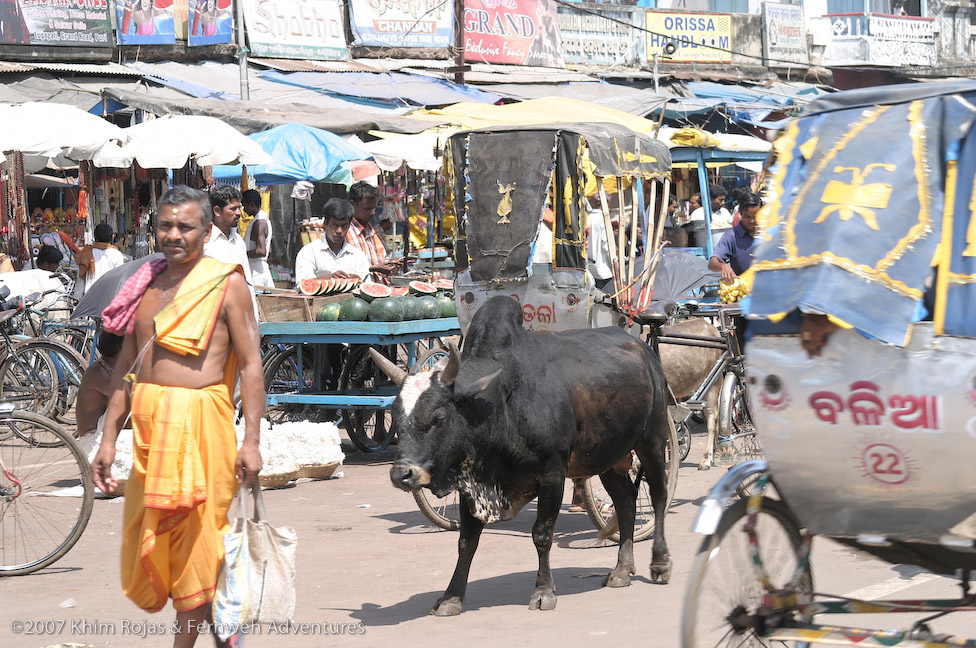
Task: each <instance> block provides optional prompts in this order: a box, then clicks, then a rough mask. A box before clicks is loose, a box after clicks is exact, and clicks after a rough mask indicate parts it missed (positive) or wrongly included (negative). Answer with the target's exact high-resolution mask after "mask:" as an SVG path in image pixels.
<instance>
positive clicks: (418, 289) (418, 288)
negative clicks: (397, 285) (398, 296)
mask: <svg viewBox="0 0 976 648" xmlns="http://www.w3.org/2000/svg"><path fill="white" fill-rule="evenodd" d="M409 286H410V292H411V293H413V294H414V295H436V294H437V288H435V287H434V286H432V285H431V284H429V283H426V282H423V281H411V282H410V283H409Z"/></svg>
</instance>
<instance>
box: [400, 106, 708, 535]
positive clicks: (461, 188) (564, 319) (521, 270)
mask: <svg viewBox="0 0 976 648" xmlns="http://www.w3.org/2000/svg"><path fill="white" fill-rule="evenodd" d="M444 167H445V175H446V177H447V182H446V185H447V203H448V205H449V209H453V211H454V215H455V217H456V221H457V223H458V231H457V233H456V234H457V236H456V239H455V241H456V252H455V259H456V262H457V266H458V270H459V271H458V275H457V278H456V280H455V300H456V302H457V311H458V320H459V322H460V325H461V329H462V331H465V330H466V328H467V326H468V324H469V323H470V321H471V318H472V317H473V315H474V313H475V311H477V309H478V308H479V307H480V305H481V304H483V303H485V302H486V301H487V300H488V299H490V298H491V297H493V296H496V295H504V296H510V297H512V298H514V299H516V300H517V301H518V302H519V303H520V304H521V306H522V313H523V324H524V326H525V327H526V328H527V329H529V330H540V331H563V330H569V329H579V328H588V327H590V326H621V327H622V328H626V329H628V330H629V331H630V332H631V333H632V334H633V335H635V336H637V337H642V338H644V339H646V340H648V342H649V343H655V340H656V336H655V333H656V332H657V331H658V330H659V328H660V326H661V325H663V324H665V323H666V322H667V321H668V320H669V319H670V318H671V317H672V316H673V315H674V314H675V306H674V305H673V304H671V305H669V306H662V305H660V304H655V303H654V302H653V292H654V283H653V279H654V275H655V272H656V269H657V265H658V262H659V259H660V256H659V255H658V254H656V252H657V251H658V250H659V244H660V241H661V238H662V234H663V229H664V220H665V216H666V209H667V203H668V200H667V197H668V195H669V192H670V170H671V156H670V153H669V151H668V148H667V147H666V146H665V145H664V144H662V143H661V142H659V141H657V140H656V139H654V138H653V137H651V136H648V135H646V134H640V133H635V132H633V131H631V130H629V129H627V128H625V127H622V126H619V125H615V124H609V123H573V124H570V123H559V124H547V125H534V126H496V127H490V128H484V129H479V130H474V131H466V132H461V133H457V134H455V135H453V136H451V137H450V138H449V140H448V142H447V144H446V146H445V149H444ZM645 192H647V194H649V195H646V194H645ZM587 196H591V197H592V198H595V203H597V204H598V207H597V209H594V210H590V209H589V208H588V202H587ZM645 205H646V206H647V207H646V208H645ZM588 212H590V214H589V218H588ZM550 215H551V218H549V217H550ZM547 219H548V220H547ZM550 221H551V222H550ZM614 223H616V224H617V225H618V227H617V228H616V230H615V229H614ZM588 225H589V226H591V227H592V228H593V229H594V230H596V229H597V228H599V229H601V230H602V231H604V232H607V233H609V235H608V236H606V239H607V244H608V248H609V258H610V263H611V265H612V268H613V281H612V282H611V284H610V285H611V287H610V288H607V289H605V290H607V291H608V292H607V293H603V292H600V291H597V290H594V286H593V282H592V278H591V277H589V275H588V274H587V272H586V266H587V261H586V230H587V227H588ZM547 229H548V230H551V231H549V232H547V231H546V230H547ZM641 250H643V251H644V253H643V254H642V253H641V252H640V251H641ZM694 337H695V336H684V337H683V338H682V337H680V336H674V337H672V339H671V340H669V341H672V342H674V343H678V344H689V345H700V346H709V345H715V347H714V348H721V349H725V342H726V341H725V340H724V339H723V338H710V339H708V340H704V339H692V338H694ZM712 378H713V382H714V380H717V379H720V376H714V377H712ZM675 412H676V413H675V415H674V416H673V417H672V418H673V419H674V420H672V421H671V422H672V424H674V423H681V422H682V421H684V420H685V419H686V418H687V417H688V416H690V413H689V412H688V411H687V410H681V409H676V410H675ZM670 447H671V448H672V449H677V448H679V440H678V436H677V431H676V429H675V426H674V425H672V433H671V441H670ZM635 464H636V462H635ZM679 464H680V457H679V453H678V452H671V456H670V469H669V484H668V494H669V495H668V504H669V505H670V501H671V498H672V497H673V495H674V489H675V486H676V483H677V469H678V466H679ZM631 476H632V478H633V480H634V484H635V490H636V491H637V493H638V503H637V508H638V511H637V523H636V529H635V539H636V540H641V539H644V538H647V537H649V536H650V535H651V533H652V531H653V507H652V505H651V498H650V493H649V489H648V487H647V484H646V483H644V482H643V480H642V479H641V473H640V466H639V465H635V466H634V467H633V470H632V475H631ZM598 481H599V480H592V479H591V480H588V481H587V482H586V484H585V486H584V495H583V503H584V507H585V508H586V509H587V511H588V513H589V514H590V517H591V519H592V520H593V521H594V523H595V524H596V526H597V527H598V528H600V529H601V531H602V532H603V533H602V534H601V535H605V536H613V535H615V531H616V529H615V518H614V517H613V514H612V510H611V509H609V508H608V507H606V506H605V505H604V500H605V499H606V496H605V494H603V495H602V496H601V494H600V491H602V486H600V485H599V483H598ZM415 497H416V499H417V502H418V505H419V506H420V508H421V510H422V511H423V512H424V513H425V514H426V515H427V517H428V518H429V519H430V520H431V521H433V522H434V523H435V524H437V525H439V526H441V527H443V528H446V529H454V528H457V508H456V507H457V506H458V497H457V495H456V494H452V495H450V496H448V497H446V498H440V499H436V498H434V497H433V495H432V494H430V493H429V492H428V491H425V490H422V491H418V492H416V493H415Z"/></svg>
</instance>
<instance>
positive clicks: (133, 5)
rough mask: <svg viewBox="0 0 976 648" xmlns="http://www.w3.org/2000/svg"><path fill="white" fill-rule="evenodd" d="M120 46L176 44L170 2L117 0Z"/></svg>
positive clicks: (169, 0)
mask: <svg viewBox="0 0 976 648" xmlns="http://www.w3.org/2000/svg"><path fill="white" fill-rule="evenodd" d="M115 20H116V25H117V30H118V38H119V45H172V44H174V43H175V42H176V30H175V26H174V23H173V0H116V2H115Z"/></svg>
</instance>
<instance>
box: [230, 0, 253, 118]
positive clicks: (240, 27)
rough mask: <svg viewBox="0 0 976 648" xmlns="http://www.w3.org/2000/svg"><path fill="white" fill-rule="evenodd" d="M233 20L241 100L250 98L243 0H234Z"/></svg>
mask: <svg viewBox="0 0 976 648" xmlns="http://www.w3.org/2000/svg"><path fill="white" fill-rule="evenodd" d="M234 10H235V11H234V13H235V14H236V16H235V20H236V21H237V62H238V64H239V65H240V70H241V101H248V100H249V99H250V98H251V90H250V88H249V86H248V81H247V41H246V40H245V34H244V0H234Z"/></svg>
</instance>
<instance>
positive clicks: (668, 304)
mask: <svg viewBox="0 0 976 648" xmlns="http://www.w3.org/2000/svg"><path fill="white" fill-rule="evenodd" d="M677 312H678V303H677V302H673V301H655V302H651V304H650V306H648V307H647V308H645V309H644V310H642V311H641V312H639V313H637V314H636V315H634V321H635V322H637V323H638V324H664V323H665V322H667V321H668V320H669V319H671V318H672V317H674V315H675V313H677Z"/></svg>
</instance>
